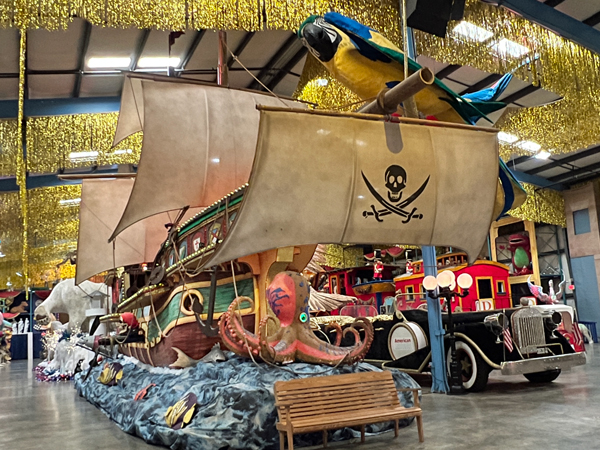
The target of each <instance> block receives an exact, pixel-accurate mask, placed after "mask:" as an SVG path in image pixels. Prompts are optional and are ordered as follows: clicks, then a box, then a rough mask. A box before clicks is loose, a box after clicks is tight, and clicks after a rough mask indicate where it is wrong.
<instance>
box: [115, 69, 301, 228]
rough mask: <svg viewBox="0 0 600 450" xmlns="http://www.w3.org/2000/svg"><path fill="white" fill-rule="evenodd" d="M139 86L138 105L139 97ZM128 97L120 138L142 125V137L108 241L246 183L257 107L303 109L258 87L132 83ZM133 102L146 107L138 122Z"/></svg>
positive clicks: (155, 82)
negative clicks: (125, 196)
mask: <svg viewBox="0 0 600 450" xmlns="http://www.w3.org/2000/svg"><path fill="white" fill-rule="evenodd" d="M138 82H139V83H140V84H141V87H137V86H138ZM126 86H127V84H126ZM140 91H141V93H143V102H139V101H136V99H138V98H139V97H140ZM125 96H126V99H129V100H127V101H125V100H126V99H125V100H124V102H123V107H124V110H123V113H124V120H125V122H124V125H123V127H122V128H119V129H118V133H117V135H118V136H117V139H120V138H122V137H124V136H126V135H127V134H128V133H129V132H131V131H132V130H136V129H138V128H140V127H142V128H143V131H144V140H143V144H142V155H141V159H140V163H139V166H138V172H137V177H136V180H135V184H134V186H133V190H132V192H131V196H130V198H129V202H128V203H127V207H126V208H125V211H124V212H123V216H122V217H121V220H120V221H119V223H118V225H117V227H116V228H115V230H114V232H113V234H112V236H111V237H110V239H114V238H115V236H117V235H118V234H119V233H121V232H122V231H123V230H124V229H126V228H127V227H129V226H131V225H132V224H134V223H135V222H137V221H139V220H141V219H144V218H146V217H149V216H151V215H153V214H157V213H160V212H164V211H172V210H175V209H180V208H183V207H185V206H192V207H202V206H209V205H210V204H212V203H213V202H214V201H216V200H218V199H219V198H221V197H223V196H225V195H227V194H228V193H229V192H231V191H233V190H234V189H236V188H238V187H240V186H241V185H243V184H244V183H246V182H247V181H248V177H249V175H250V169H251V167H252V161H253V160H254V153H255V149H256V139H257V135H258V123H259V112H258V111H257V109H256V107H257V105H279V106H281V105H288V106H289V105H295V106H297V107H298V106H300V107H301V106H302V104H300V103H297V102H293V101H289V100H280V99H278V98H275V97H272V96H269V95H263V94H260V93H256V92H248V91H239V90H234V89H227V88H223V87H218V86H207V85H199V84H193V83H184V82H181V81H178V82H168V81H164V80H161V79H155V80H147V79H141V80H133V81H132V82H131V83H130V84H129V87H128V88H127V90H126V92H125ZM132 102H133V104H134V105H135V107H137V108H138V110H139V108H142V109H143V115H139V116H136V117H137V119H136V117H134V116H133V112H132ZM136 120H137V122H136Z"/></svg>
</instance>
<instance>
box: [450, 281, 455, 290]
mask: <svg viewBox="0 0 600 450" xmlns="http://www.w3.org/2000/svg"><path fill="white" fill-rule="evenodd" d="M454 289H456V281H452V284H451V285H450V290H451V291H453V290H454Z"/></svg>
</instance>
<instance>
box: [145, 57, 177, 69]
mask: <svg viewBox="0 0 600 450" xmlns="http://www.w3.org/2000/svg"><path fill="white" fill-rule="evenodd" d="M180 62H181V58H177V57H175V56H172V57H170V58H169V57H162V56H158V57H156V56H146V57H144V58H140V60H139V61H138V64H137V66H138V67H139V68H142V69H153V68H161V67H177V66H179V63H180Z"/></svg>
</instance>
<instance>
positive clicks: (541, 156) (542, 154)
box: [535, 150, 550, 159]
mask: <svg viewBox="0 0 600 450" xmlns="http://www.w3.org/2000/svg"><path fill="white" fill-rule="evenodd" d="M535 158H536V159H548V158H550V152H547V151H545V150H542V151H541V152H538V154H537V155H535Z"/></svg>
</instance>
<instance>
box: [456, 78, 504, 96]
mask: <svg viewBox="0 0 600 450" xmlns="http://www.w3.org/2000/svg"><path fill="white" fill-rule="evenodd" d="M500 78H502V75H499V74H497V73H493V74H491V75H488V76H487V77H485V78H484V79H483V80H481V81H478V82H477V83H475V84H474V85H473V86H470V87H468V88H467V89H465V90H464V91H462V92H461V93H460V95H465V94H470V93H472V92H477V91H480V90H481V89H483V88H486V87H488V86H489V85H491V84H493V83H495V82H496V81H498V80H499V79H500Z"/></svg>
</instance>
